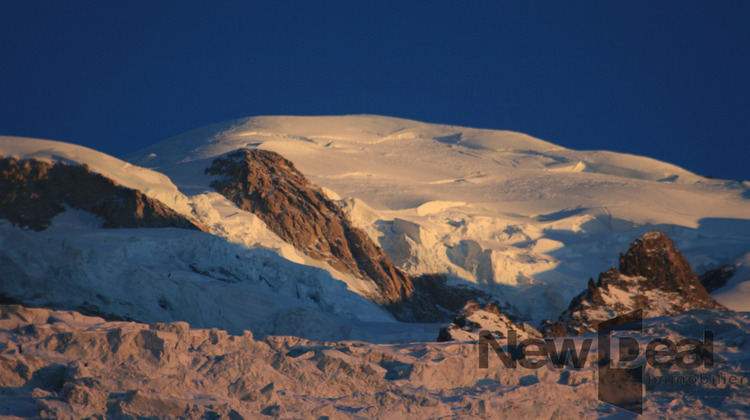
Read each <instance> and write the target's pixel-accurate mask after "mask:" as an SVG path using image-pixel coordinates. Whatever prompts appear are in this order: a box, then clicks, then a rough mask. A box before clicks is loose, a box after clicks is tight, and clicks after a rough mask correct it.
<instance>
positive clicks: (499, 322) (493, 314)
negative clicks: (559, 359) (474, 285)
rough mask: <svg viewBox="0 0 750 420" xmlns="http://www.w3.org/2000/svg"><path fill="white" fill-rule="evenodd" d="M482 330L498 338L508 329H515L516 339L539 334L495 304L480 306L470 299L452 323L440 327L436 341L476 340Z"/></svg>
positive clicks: (506, 333) (539, 334)
mask: <svg viewBox="0 0 750 420" xmlns="http://www.w3.org/2000/svg"><path fill="white" fill-rule="evenodd" d="M483 330H485V331H489V332H491V333H492V334H493V335H494V336H495V337H498V338H506V337H507V335H508V332H509V331H510V330H515V331H516V337H517V338H518V339H524V338H528V337H540V336H541V333H540V332H539V331H538V330H536V329H535V328H534V327H532V326H531V325H529V324H526V323H525V322H521V321H519V320H518V319H517V318H516V317H513V316H509V315H507V314H505V313H503V312H501V310H500V309H499V308H498V307H497V306H496V305H493V304H491V303H486V304H485V305H483V306H482V305H480V304H479V303H477V302H475V301H473V300H470V301H468V302H467V303H466V305H464V307H463V308H462V309H461V310H460V311H459V312H458V313H457V314H456V316H455V318H454V319H453V323H451V324H449V325H446V326H443V327H442V328H441V329H440V333H439V335H438V338H437V341H472V340H478V339H479V333H480V331H483Z"/></svg>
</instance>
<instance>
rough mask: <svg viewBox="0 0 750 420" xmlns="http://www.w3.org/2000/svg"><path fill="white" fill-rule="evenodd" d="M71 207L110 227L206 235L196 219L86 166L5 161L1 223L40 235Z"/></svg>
mask: <svg viewBox="0 0 750 420" xmlns="http://www.w3.org/2000/svg"><path fill="white" fill-rule="evenodd" d="M66 206H67V207H70V208H73V209H76V210H82V211H85V212H87V213H91V214H93V215H95V216H98V217H100V218H101V219H102V220H103V227H105V228H148V227H176V228H183V229H195V230H203V231H207V229H206V228H204V227H203V226H201V225H200V224H199V223H198V222H197V221H196V220H194V219H192V218H189V217H187V216H183V215H181V214H179V213H177V212H175V211H174V210H172V209H171V208H169V207H168V206H166V205H165V204H164V203H162V202H160V201H159V200H156V199H153V198H151V197H148V196H147V195H145V194H143V193H142V192H140V191H138V190H134V189H131V188H126V187H124V186H121V185H119V184H118V183H117V182H115V181H114V180H112V179H110V178H107V177H105V176H103V175H101V174H98V173H94V172H92V171H91V170H90V169H89V168H88V167H87V166H86V165H69V164H67V163H63V162H57V163H54V164H52V163H48V162H43V161H38V160H34V159H25V160H18V159H15V158H2V156H0V218H3V219H8V220H10V221H11V222H12V223H13V224H14V225H18V226H21V227H23V228H30V229H33V230H37V231H39V230H44V229H46V228H48V227H49V226H50V224H51V222H52V219H53V218H54V217H55V216H57V215H58V214H60V213H62V212H64V211H65V210H66Z"/></svg>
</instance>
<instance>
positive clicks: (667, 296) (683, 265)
mask: <svg viewBox="0 0 750 420" xmlns="http://www.w3.org/2000/svg"><path fill="white" fill-rule="evenodd" d="M698 308H708V309H726V308H725V307H723V306H722V305H721V304H719V303H718V302H716V301H715V300H714V299H713V298H712V297H711V295H709V293H708V292H707V291H706V289H705V288H704V287H703V285H702V284H701V282H700V280H699V279H698V276H697V275H696V274H695V272H693V270H692V269H691V268H690V264H689V263H688V262H687V260H685V257H683V255H682V254H681V253H680V252H679V251H678V250H677V249H676V248H675V245H674V242H672V240H671V239H670V238H669V237H668V236H667V235H665V234H664V233H662V232H658V231H650V232H647V233H645V234H644V235H643V236H641V237H640V238H638V239H636V240H635V241H634V242H633V243H632V244H630V247H629V248H628V251H627V252H626V253H625V254H624V255H620V268H619V270H618V269H616V268H614V267H612V268H610V269H609V270H607V271H605V272H603V273H601V274H600V275H599V279H598V280H597V281H596V283H594V281H593V279H590V280H589V283H588V287H587V289H586V290H585V291H583V292H582V293H580V294H579V295H577V296H576V297H574V298H573V299H572V300H571V302H570V305H569V306H568V309H566V310H565V312H563V314H562V315H560V317H559V319H558V320H557V321H552V320H546V321H544V322H543V323H542V325H541V327H540V331H542V332H543V333H544V334H545V335H548V336H561V335H580V334H586V333H589V332H593V331H595V330H596V324H597V323H598V322H600V321H605V320H608V319H611V318H614V317H617V316H620V315H623V314H626V313H629V312H632V311H634V310H636V309H643V311H644V316H645V317H649V318H650V317H657V316H664V315H673V314H678V313H681V312H684V311H687V310H690V309H698Z"/></svg>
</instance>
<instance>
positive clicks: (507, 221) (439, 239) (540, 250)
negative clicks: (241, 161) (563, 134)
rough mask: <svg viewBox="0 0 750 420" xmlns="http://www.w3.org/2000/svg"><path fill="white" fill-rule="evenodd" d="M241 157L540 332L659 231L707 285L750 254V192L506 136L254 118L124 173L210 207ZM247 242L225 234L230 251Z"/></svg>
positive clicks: (412, 262)
mask: <svg viewBox="0 0 750 420" xmlns="http://www.w3.org/2000/svg"><path fill="white" fill-rule="evenodd" d="M239 148H250V149H263V150H269V151H274V152H277V153H279V154H280V155H282V156H284V157H285V158H286V159H289V160H290V161H291V162H293V163H294V165H295V167H296V168H297V169H299V171H300V172H302V174H304V175H305V176H306V177H307V178H308V179H310V180H311V181H312V182H313V183H315V184H317V185H319V186H321V187H323V190H324V191H326V192H327V193H328V195H329V197H331V198H334V199H340V200H341V201H340V202H341V203H342V205H343V206H344V208H345V211H346V212H347V214H348V215H349V217H350V218H351V219H352V221H353V222H354V224H355V225H356V226H358V227H360V228H362V229H363V230H364V231H366V232H367V233H368V234H369V235H370V236H371V237H372V238H373V240H375V241H376V243H379V244H380V245H381V246H382V248H383V249H384V250H385V252H386V254H388V256H389V257H390V258H391V259H392V260H393V261H394V263H396V265H397V266H399V267H400V268H401V269H403V270H405V271H406V272H407V273H408V274H411V275H416V274H424V273H448V274H450V275H451V278H452V279H453V281H455V282H458V283H461V282H471V283H476V284H480V285H483V286H484V287H485V288H486V290H489V291H491V292H492V293H493V294H495V295H496V296H500V297H502V298H503V299H504V300H508V301H512V302H513V303H514V305H516V306H517V309H518V310H519V312H520V314H519V315H521V316H523V317H525V318H526V319H528V320H530V321H533V322H532V324H535V323H536V322H538V321H540V320H542V319H544V318H550V317H552V318H555V317H557V316H558V315H559V314H560V313H561V312H562V311H563V310H564V309H565V308H566V306H567V304H568V302H569V301H570V299H571V298H572V297H573V296H575V295H576V294H578V293H579V292H580V291H581V290H583V289H585V288H586V279H588V278H589V277H590V276H591V275H592V274H593V273H598V272H601V271H604V270H605V269H606V268H608V267H609V266H610V265H611V262H612V259H613V256H616V255H618V253H619V252H621V249H622V247H623V246H627V244H629V243H630V242H632V241H633V240H635V239H636V238H638V237H640V236H641V235H642V234H643V233H645V232H647V231H650V230H659V231H662V232H664V233H666V234H667V235H669V237H670V238H672V239H673V240H674V241H675V243H676V245H677V248H678V249H680V251H681V252H682V253H683V254H684V255H685V256H686V258H687V260H688V262H689V263H690V264H691V265H692V267H693V269H694V270H695V271H696V272H698V273H703V272H705V271H708V270H710V269H716V268H719V267H722V266H727V265H733V264H736V263H738V262H740V261H742V260H743V258H745V256H746V255H747V254H748V253H749V252H750V200H749V199H748V196H750V183H748V182H745V183H742V184H740V183H736V182H730V181H721V180H712V179H707V178H703V177H701V176H698V175H695V174H692V173H690V172H688V171H685V170H683V169H681V168H678V167H676V166H674V165H670V164H668V163H664V162H659V161H656V160H653V159H649V158H645V157H639V156H632V155H625V154H620V153H613V152H605V151H576V150H570V149H566V148H564V147H561V146H557V145H554V144H552V143H548V142H545V141H542V140H539V139H535V138H533V137H530V136H527V135H524V134H520V133H513V132H507V131H496V130H480V129H473V128H466V127H454V126H445V125H435V124H426V123H420V122H416V121H410V120H403V119H396V118H388V117H379V116H368V115H360V116H340V117H255V118H246V119H241V120H235V121H230V122H226V123H221V124H216V125H212V126H208V127H204V128H201V129H198V130H195V131H192V132H189V133H186V134H184V135H180V136H177V137H174V138H171V139H168V140H166V141H163V142H161V143H158V144H156V145H154V146H152V147H149V148H147V149H144V150H142V151H140V152H137V153H134V154H132V155H130V156H128V157H127V160H128V161H130V162H132V163H133V164H137V165H141V166H144V167H148V168H152V169H154V170H157V171H159V172H162V173H164V174H166V175H168V176H169V177H170V179H171V180H172V181H173V182H174V183H175V184H176V185H177V186H178V187H179V188H180V190H181V191H182V192H183V193H185V194H186V195H188V196H191V197H194V198H196V197H201V196H205V197H206V199H205V200H204V201H206V202H210V200H211V199H210V197H212V196H214V194H215V193H214V192H213V190H212V189H211V188H209V187H207V185H208V184H209V183H210V181H209V180H205V179H199V178H197V177H196V173H198V172H200V169H202V168H205V167H207V166H209V164H210V161H211V160H212V159H213V158H215V157H217V156H222V155H225V154H227V153H230V152H232V151H234V150H237V149H239ZM199 220H201V219H200V218H199ZM204 223H206V224H207V225H211V223H210V222H209V221H205V222H204ZM239 236H240V235H235V234H233V233H232V232H231V229H227V234H226V237H227V238H234V239H232V240H239V241H241V239H239V238H238V237H239ZM245 241H247V239H245ZM258 243H262V241H259V242H258ZM748 280H750V278H747V277H734V279H733V280H732V281H730V283H729V284H727V286H726V287H725V288H723V289H722V290H717V291H716V296H717V298H718V299H719V301H720V302H725V304H726V305H727V306H729V307H730V308H734V309H743V308H745V310H746V308H747V307H746V306H743V305H747V304H746V303H742V302H749V301H750V299H743V298H738V297H737V296H738V295H743V296H748V295H747V294H746V291H745V292H743V290H745V289H747V284H748V283H746V282H747V281H748ZM348 283H349V285H350V288H352V289H353V290H356V289H355V288H354V287H353V286H355V285H356V282H353V281H351V280H348ZM529 296H534V297H535V299H529V298H528V297H529ZM727 296H733V298H729V297H727ZM539 299H541V300H542V301H543V302H544V304H543V305H540V304H539V303H538V302H539ZM729 299H733V300H732V303H730V302H729Z"/></svg>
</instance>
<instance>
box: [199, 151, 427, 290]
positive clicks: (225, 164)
mask: <svg viewBox="0 0 750 420" xmlns="http://www.w3.org/2000/svg"><path fill="white" fill-rule="evenodd" d="M206 173H207V174H209V175H218V176H220V177H219V178H217V179H216V180H215V181H213V182H212V183H211V186H212V187H213V188H215V189H216V190H217V191H218V192H219V193H221V194H222V195H224V196H225V197H227V198H228V199H230V200H231V201H232V202H234V203H235V204H236V205H237V206H239V207H240V208H242V209H243V210H247V211H250V212H252V213H254V214H255V215H257V216H258V217H259V218H261V219H262V220H263V221H264V222H265V223H266V225H267V226H268V227H269V229H271V230H272V231H273V232H274V233H276V234H277V235H279V237H281V238H282V239H283V240H284V241H286V242H288V243H290V244H292V245H294V247H295V248H297V249H299V250H300V251H302V252H304V253H305V254H306V255H308V256H310V257H312V258H314V259H317V260H323V261H327V262H328V263H329V264H330V265H331V266H332V267H333V268H335V269H336V270H339V271H342V272H345V273H351V274H354V275H355V276H357V277H360V278H364V279H371V280H372V281H373V282H375V284H376V285H377V287H378V289H379V292H380V295H379V296H372V297H370V298H371V299H372V300H374V301H378V302H381V303H394V302H399V301H401V300H403V299H405V298H408V297H409V296H410V295H411V293H412V290H413V285H412V282H411V280H410V279H409V278H408V277H407V276H406V275H404V274H403V273H402V272H401V271H400V270H399V269H398V268H397V267H396V266H395V265H394V264H393V262H392V261H391V260H390V259H389V258H388V257H387V256H386V255H385V253H384V252H383V251H382V249H380V247H378V246H377V245H375V243H373V242H372V240H370V238H369V237H368V236H367V234H366V233H365V232H363V231H362V230H360V229H358V228H356V227H354V226H353V224H352V223H351V221H350V220H349V219H348V218H347V217H346V215H345V214H344V213H343V212H342V210H341V209H340V208H339V206H338V205H337V204H336V203H334V202H333V201H331V200H329V199H328V198H327V197H326V195H325V194H324V193H323V192H322V191H321V190H320V188H318V187H316V186H315V185H313V184H312V183H310V182H309V181H308V180H307V179H306V178H305V176H304V175H302V173H300V172H299V171H298V170H297V169H296V168H295V167H294V164H292V162H290V161H288V160H286V159H284V158H283V157H282V156H280V155H279V154H277V153H274V152H270V151H266V150H248V149H244V150H238V151H236V152H233V153H231V154H229V155H227V156H226V157H223V158H218V159H215V160H214V161H213V163H212V165H211V167H210V168H208V169H206Z"/></svg>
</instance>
